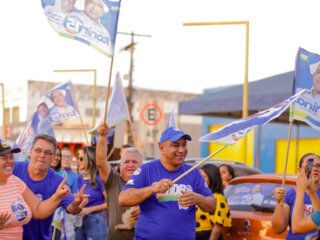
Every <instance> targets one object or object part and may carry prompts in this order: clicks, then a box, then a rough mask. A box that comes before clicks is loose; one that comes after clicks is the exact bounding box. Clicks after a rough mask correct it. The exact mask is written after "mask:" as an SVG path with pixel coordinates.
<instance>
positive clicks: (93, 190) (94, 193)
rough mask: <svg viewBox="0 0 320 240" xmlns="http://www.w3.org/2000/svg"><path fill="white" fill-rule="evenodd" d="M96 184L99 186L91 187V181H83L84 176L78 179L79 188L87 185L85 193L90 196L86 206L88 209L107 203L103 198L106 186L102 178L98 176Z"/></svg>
mask: <svg viewBox="0 0 320 240" xmlns="http://www.w3.org/2000/svg"><path fill="white" fill-rule="evenodd" d="M96 183H97V186H96V187H92V186H91V185H90V182H89V180H86V179H83V176H82V175H79V178H78V186H79V188H81V187H82V186H83V185H84V184H86V189H85V191H84V193H85V194H89V198H88V204H87V205H86V207H92V206H97V205H100V204H102V203H104V202H105V199H104V196H103V191H104V186H103V183H102V181H101V178H100V176H97V181H96Z"/></svg>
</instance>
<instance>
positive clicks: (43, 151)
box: [34, 148, 53, 157]
mask: <svg viewBox="0 0 320 240" xmlns="http://www.w3.org/2000/svg"><path fill="white" fill-rule="evenodd" d="M34 151H35V152H36V153H37V154H39V155H40V154H42V153H44V156H45V157H51V156H52V155H53V152H51V151H50V150H43V149H41V148H35V149H34Z"/></svg>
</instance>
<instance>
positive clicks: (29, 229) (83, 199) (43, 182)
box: [13, 134, 88, 240]
mask: <svg viewBox="0 0 320 240" xmlns="http://www.w3.org/2000/svg"><path fill="white" fill-rule="evenodd" d="M57 146H58V145H57V141H56V140H55V138H54V137H52V136H50V135H47V134H39V135H37V136H36V137H35V138H34V140H33V144H32V147H31V150H30V162H16V163H15V166H14V170H13V174H14V175H15V176H17V177H19V178H20V179H21V180H23V181H24V182H25V183H26V185H27V186H28V187H29V188H30V189H31V190H32V192H33V193H34V194H35V195H36V196H38V197H39V198H40V199H41V200H46V199H48V198H50V197H51V195H52V194H53V193H54V192H55V191H56V189H57V187H58V185H59V184H60V182H61V181H62V180H63V178H62V177H61V176H60V175H59V174H58V173H56V172H55V171H53V170H51V169H50V163H51V161H52V159H53V158H54V156H55V152H56V149H57ZM83 192H84V188H83V189H81V191H80V193H79V194H78V195H77V197H75V198H74V197H73V196H72V194H71V193H69V194H68V195H67V196H66V197H65V198H64V199H63V200H62V202H61V203H60V206H62V207H64V208H65V209H66V210H67V211H68V212H70V213H72V214H78V213H79V212H81V209H82V207H84V205H85V204H86V203H87V200H88V199H87V195H85V194H83ZM52 219H53V215H51V216H50V217H48V218H46V219H43V220H36V219H33V218H32V220H31V221H30V222H29V223H28V224H26V225H24V226H23V239H24V240H29V239H30V240H33V239H45V240H51V239H52V231H51V223H52Z"/></svg>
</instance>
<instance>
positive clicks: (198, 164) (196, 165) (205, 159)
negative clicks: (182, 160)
mask: <svg viewBox="0 0 320 240" xmlns="http://www.w3.org/2000/svg"><path fill="white" fill-rule="evenodd" d="M227 146H228V145H224V146H222V147H221V148H219V149H218V150H217V151H215V152H213V153H211V154H210V155H209V156H207V157H206V158H204V159H202V160H201V161H200V162H198V163H197V164H195V165H194V166H193V167H192V168H190V169H189V170H188V171H186V172H184V173H183V174H181V175H180V176H179V177H177V178H176V179H174V180H173V181H172V182H173V183H176V182H177V181H179V180H180V179H181V178H183V177H184V176H186V175H187V174H188V173H190V172H192V171H193V170H194V169H195V168H197V167H198V166H200V165H201V164H202V163H204V162H205V161H207V160H208V159H210V158H211V157H212V156H214V155H216V154H217V153H219V152H221V151H222V150H223V149H224V148H225V147H227Z"/></svg>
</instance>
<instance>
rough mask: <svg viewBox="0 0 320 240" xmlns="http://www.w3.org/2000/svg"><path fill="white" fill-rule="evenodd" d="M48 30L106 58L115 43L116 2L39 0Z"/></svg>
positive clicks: (117, 2) (116, 23) (117, 8)
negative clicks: (84, 45) (47, 23)
mask: <svg viewBox="0 0 320 240" xmlns="http://www.w3.org/2000/svg"><path fill="white" fill-rule="evenodd" d="M41 4H42V8H43V10H44V13H45V15H46V17H47V19H48V21H49V24H50V25H51V27H52V28H53V29H54V30H55V31H56V32H57V33H58V34H59V35H60V36H63V37H67V38H70V39H74V40H77V41H80V42H82V43H85V44H87V45H89V46H91V47H93V48H94V49H96V50H98V51H99V52H101V53H102V54H104V55H107V56H109V57H112V56H113V53H114V47H115V42H116V35H117V28H118V19H119V12H120V0H41Z"/></svg>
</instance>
